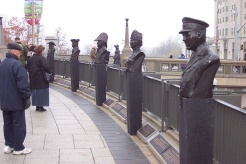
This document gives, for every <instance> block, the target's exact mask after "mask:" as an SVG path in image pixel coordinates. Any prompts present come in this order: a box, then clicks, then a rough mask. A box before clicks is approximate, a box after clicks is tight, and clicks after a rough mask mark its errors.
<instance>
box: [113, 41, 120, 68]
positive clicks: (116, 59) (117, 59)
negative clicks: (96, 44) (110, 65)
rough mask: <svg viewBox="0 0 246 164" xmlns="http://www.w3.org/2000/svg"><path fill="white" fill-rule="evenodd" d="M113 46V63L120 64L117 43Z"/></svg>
mask: <svg viewBox="0 0 246 164" xmlns="http://www.w3.org/2000/svg"><path fill="white" fill-rule="evenodd" d="M114 47H115V49H116V50H115V52H114V54H115V55H114V64H115V65H118V66H120V50H119V45H118V44H117V45H114Z"/></svg>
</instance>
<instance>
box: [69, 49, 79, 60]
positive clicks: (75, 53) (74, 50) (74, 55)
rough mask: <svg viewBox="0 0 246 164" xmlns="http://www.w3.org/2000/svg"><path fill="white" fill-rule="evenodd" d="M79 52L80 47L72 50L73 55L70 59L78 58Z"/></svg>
mask: <svg viewBox="0 0 246 164" xmlns="http://www.w3.org/2000/svg"><path fill="white" fill-rule="evenodd" d="M79 53H80V49H79V47H74V48H73V50H72V55H71V59H70V60H78V58H79Z"/></svg>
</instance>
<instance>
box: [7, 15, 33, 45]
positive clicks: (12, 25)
mask: <svg viewBox="0 0 246 164" xmlns="http://www.w3.org/2000/svg"><path fill="white" fill-rule="evenodd" d="M29 29H31V25H29V24H28V23H27V22H26V20H25V18H22V19H21V20H19V19H18V18H17V17H13V18H11V19H10V21H9V22H8V23H7V25H5V26H4V27H3V34H4V43H5V44H6V43H8V42H11V41H13V40H14V38H15V37H17V36H18V37H19V38H20V39H21V41H22V43H23V44H28V43H29V41H30V40H31V38H32V35H31V33H29V31H28V30H29Z"/></svg>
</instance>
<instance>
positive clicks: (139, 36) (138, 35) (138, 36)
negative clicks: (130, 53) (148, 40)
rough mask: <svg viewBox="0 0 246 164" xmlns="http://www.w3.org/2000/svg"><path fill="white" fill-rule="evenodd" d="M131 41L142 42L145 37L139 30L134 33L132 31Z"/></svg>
mask: <svg viewBox="0 0 246 164" xmlns="http://www.w3.org/2000/svg"><path fill="white" fill-rule="evenodd" d="M131 39H134V40H139V41H142V39H143V35H142V33H140V32H138V31H137V30H134V31H132V34H131Z"/></svg>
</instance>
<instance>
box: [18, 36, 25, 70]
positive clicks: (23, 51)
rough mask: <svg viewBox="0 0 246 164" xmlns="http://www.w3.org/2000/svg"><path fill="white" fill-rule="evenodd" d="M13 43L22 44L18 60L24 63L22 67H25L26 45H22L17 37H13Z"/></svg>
mask: <svg viewBox="0 0 246 164" xmlns="http://www.w3.org/2000/svg"><path fill="white" fill-rule="evenodd" d="M15 43H18V44H19V45H21V46H22V50H21V55H20V58H19V60H20V62H21V63H22V64H23V65H24V67H26V61H27V54H28V47H27V45H24V44H22V43H21V40H20V38H19V37H16V38H15Z"/></svg>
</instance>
